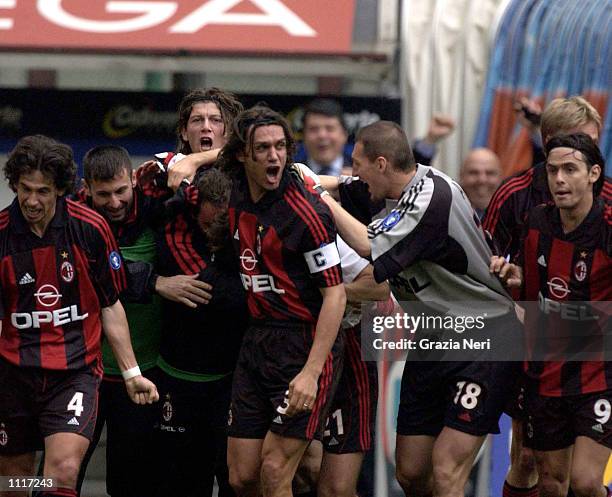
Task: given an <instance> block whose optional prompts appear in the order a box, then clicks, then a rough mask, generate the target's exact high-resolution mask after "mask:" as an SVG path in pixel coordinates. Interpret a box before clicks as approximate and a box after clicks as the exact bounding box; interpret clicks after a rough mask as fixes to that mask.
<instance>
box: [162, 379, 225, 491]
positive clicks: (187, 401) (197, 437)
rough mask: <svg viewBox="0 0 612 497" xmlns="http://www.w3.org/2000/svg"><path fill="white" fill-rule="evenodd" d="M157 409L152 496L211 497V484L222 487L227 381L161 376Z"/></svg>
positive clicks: (223, 482)
mask: <svg viewBox="0 0 612 497" xmlns="http://www.w3.org/2000/svg"><path fill="white" fill-rule="evenodd" d="M157 388H158V390H159V402H158V403H157V404H158V405H157V411H158V415H157V418H158V419H157V423H156V424H157V428H158V447H157V454H156V455H157V457H158V461H157V464H156V465H155V467H157V468H158V470H159V471H160V474H161V475H163V476H162V479H161V481H160V482H159V484H158V485H159V488H158V490H157V492H156V494H155V495H160V496H167V495H181V496H183V495H185V496H189V495H212V491H213V486H214V478H215V476H216V477H217V480H218V482H219V485H220V486H221V487H222V488H226V487H228V486H229V485H228V484H227V481H226V480H227V475H226V474H227V420H228V411H229V403H230V396H231V391H232V375H231V374H228V375H227V376H224V377H223V378H220V379H217V380H213V381H189V380H184V379H180V378H176V377H174V376H171V375H169V374H168V373H166V372H164V371H161V374H160V376H159V377H158V383H157ZM220 495H222V493H220Z"/></svg>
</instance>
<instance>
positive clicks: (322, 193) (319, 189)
mask: <svg viewBox="0 0 612 497" xmlns="http://www.w3.org/2000/svg"><path fill="white" fill-rule="evenodd" d="M313 189H314V191H315V192H317V193H318V194H319V196H320V197H323V196H325V195H329V192H328V191H327V190H326V189H325V188H323V187H322V186H321V185H315V187H314V188H313Z"/></svg>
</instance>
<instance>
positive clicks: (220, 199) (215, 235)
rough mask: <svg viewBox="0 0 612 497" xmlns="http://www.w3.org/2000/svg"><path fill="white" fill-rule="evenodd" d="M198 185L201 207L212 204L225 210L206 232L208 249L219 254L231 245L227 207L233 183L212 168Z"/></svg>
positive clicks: (199, 180)
mask: <svg viewBox="0 0 612 497" xmlns="http://www.w3.org/2000/svg"><path fill="white" fill-rule="evenodd" d="M200 169H203V168H200ZM196 185H197V188H198V202H199V205H200V207H201V205H202V203H203V202H210V203H211V204H213V205H214V206H215V207H222V208H224V210H223V211H222V212H220V213H219V214H218V215H217V216H216V217H215V219H213V221H212V222H211V223H210V226H209V227H208V229H207V230H206V238H207V243H208V248H209V249H210V251H211V252H217V251H219V250H220V249H222V248H223V247H226V246H228V245H229V244H231V237H230V234H231V233H230V230H229V217H228V212H227V207H228V204H229V198H230V194H231V191H232V182H231V180H230V179H229V178H228V177H227V175H226V174H224V173H223V172H222V171H220V170H219V169H217V168H215V167H211V168H207V169H204V170H203V172H202V174H201V175H200V177H199V179H198V181H197V184H196Z"/></svg>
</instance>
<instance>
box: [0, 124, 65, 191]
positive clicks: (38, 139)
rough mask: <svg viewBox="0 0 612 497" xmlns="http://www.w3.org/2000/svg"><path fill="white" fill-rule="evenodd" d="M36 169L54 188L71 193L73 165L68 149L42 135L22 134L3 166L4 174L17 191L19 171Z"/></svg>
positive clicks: (20, 173) (25, 171)
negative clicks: (49, 180) (51, 182)
mask: <svg viewBox="0 0 612 497" xmlns="http://www.w3.org/2000/svg"><path fill="white" fill-rule="evenodd" d="M34 171H40V172H41V173H42V174H43V175H44V176H45V177H46V178H48V179H51V180H52V181H53V184H54V185H55V188H57V189H58V190H60V191H62V190H63V192H64V194H65V195H66V194H69V193H72V191H73V189H74V184H75V180H76V171H77V166H76V164H75V162H74V159H73V156H72V149H71V148H70V147H69V146H68V145H65V144H63V143H59V142H57V141H55V140H53V139H52V138H49V137H48V136H44V135H32V136H25V137H23V138H22V139H21V140H19V141H18V142H17V145H15V148H14V149H13V151H12V152H11V153H10V155H9V157H8V160H7V161H6V165H5V166H4V177H5V178H6V179H7V180H8V182H9V185H10V187H11V189H12V190H13V191H17V184H18V183H19V178H20V177H21V175H23V174H30V173H32V172H34Z"/></svg>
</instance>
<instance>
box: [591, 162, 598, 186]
mask: <svg viewBox="0 0 612 497" xmlns="http://www.w3.org/2000/svg"><path fill="white" fill-rule="evenodd" d="M600 176H601V166H600V165H599V164H593V165H592V166H591V169H590V170H589V180H590V182H591V183H597V180H598V179H599V177H600Z"/></svg>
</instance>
